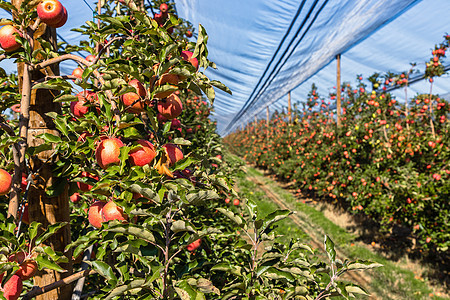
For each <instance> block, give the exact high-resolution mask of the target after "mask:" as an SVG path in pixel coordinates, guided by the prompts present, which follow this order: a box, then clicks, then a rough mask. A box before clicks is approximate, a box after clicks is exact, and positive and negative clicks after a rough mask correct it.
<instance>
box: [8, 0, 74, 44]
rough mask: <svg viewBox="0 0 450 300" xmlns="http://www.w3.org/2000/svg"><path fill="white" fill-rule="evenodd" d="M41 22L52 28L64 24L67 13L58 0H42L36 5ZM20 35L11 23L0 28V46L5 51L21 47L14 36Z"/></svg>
mask: <svg viewBox="0 0 450 300" xmlns="http://www.w3.org/2000/svg"><path fill="white" fill-rule="evenodd" d="M36 10H37V14H38V17H39V19H40V20H41V22H43V23H45V24H47V25H48V26H51V27H53V28H59V27H62V26H64V24H66V22H67V19H68V16H69V15H68V13H67V10H66V8H65V7H64V6H63V5H62V4H61V2H59V1H58V0H42V1H41V2H39V4H38V5H37V7H36ZM17 36H20V37H22V36H23V35H22V33H21V32H20V31H19V30H18V29H17V28H15V27H14V26H13V25H11V24H7V25H5V26H3V27H2V28H0V47H1V48H2V49H3V50H5V51H6V52H13V51H16V50H18V49H19V48H20V47H21V44H20V43H19V42H18V41H17V40H16V37H17Z"/></svg>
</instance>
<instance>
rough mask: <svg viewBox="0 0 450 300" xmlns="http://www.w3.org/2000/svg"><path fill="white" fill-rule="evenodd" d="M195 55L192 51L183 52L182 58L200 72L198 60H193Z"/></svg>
mask: <svg viewBox="0 0 450 300" xmlns="http://www.w3.org/2000/svg"><path fill="white" fill-rule="evenodd" d="M193 55H194V53H192V52H191V51H187V50H184V51H181V58H182V59H183V60H184V61H187V62H190V63H191V64H192V65H193V66H194V68H195V69H196V70H198V60H197V58H195V57H194V58H192V56H193Z"/></svg>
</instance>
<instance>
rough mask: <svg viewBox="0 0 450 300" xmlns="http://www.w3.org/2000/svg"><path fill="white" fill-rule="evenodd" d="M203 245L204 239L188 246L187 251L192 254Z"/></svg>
mask: <svg viewBox="0 0 450 300" xmlns="http://www.w3.org/2000/svg"><path fill="white" fill-rule="evenodd" d="M201 244H202V239H198V240H195V241H193V242H192V243H190V244H189V245H187V247H186V249H187V250H188V251H190V252H192V251H194V250H195V249H197V248H198V247H200V245H201Z"/></svg>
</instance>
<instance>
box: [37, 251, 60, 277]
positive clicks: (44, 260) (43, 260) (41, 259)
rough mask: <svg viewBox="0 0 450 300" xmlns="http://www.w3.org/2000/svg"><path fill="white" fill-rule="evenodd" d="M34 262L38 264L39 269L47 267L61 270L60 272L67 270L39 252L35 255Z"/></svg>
mask: <svg viewBox="0 0 450 300" xmlns="http://www.w3.org/2000/svg"><path fill="white" fill-rule="evenodd" d="M36 262H37V264H38V266H39V270H42V269H43V268H47V269H50V270H54V271H57V272H61V273H64V272H67V270H65V269H63V268H61V267H60V266H59V265H58V264H56V263H55V262H53V261H51V260H49V259H48V257H47V255H44V254H39V255H38V256H37V257H36Z"/></svg>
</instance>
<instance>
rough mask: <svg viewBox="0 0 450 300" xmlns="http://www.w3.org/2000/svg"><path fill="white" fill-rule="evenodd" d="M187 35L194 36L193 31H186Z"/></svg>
mask: <svg viewBox="0 0 450 300" xmlns="http://www.w3.org/2000/svg"><path fill="white" fill-rule="evenodd" d="M186 37H188V38H190V37H192V31H190V30H188V31H186Z"/></svg>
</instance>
